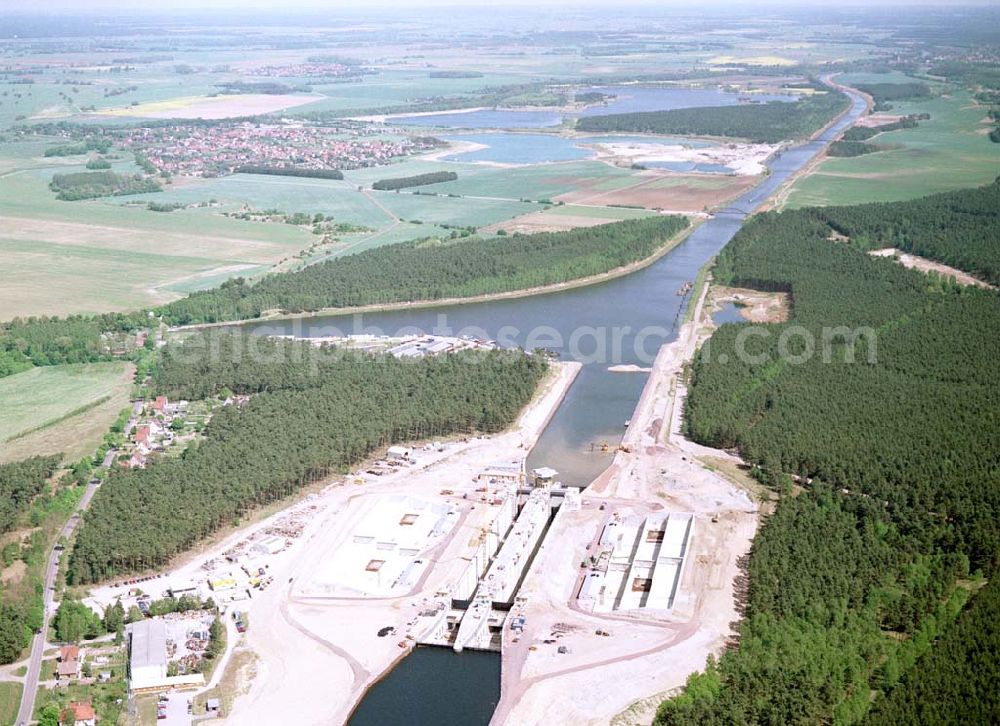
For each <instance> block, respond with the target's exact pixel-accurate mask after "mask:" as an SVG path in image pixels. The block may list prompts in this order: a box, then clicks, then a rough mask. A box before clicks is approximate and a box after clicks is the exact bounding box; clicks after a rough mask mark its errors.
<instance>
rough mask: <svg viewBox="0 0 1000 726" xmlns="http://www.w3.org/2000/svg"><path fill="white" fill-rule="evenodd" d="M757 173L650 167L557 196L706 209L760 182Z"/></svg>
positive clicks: (589, 202) (607, 203)
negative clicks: (617, 182) (623, 180)
mask: <svg viewBox="0 0 1000 726" xmlns="http://www.w3.org/2000/svg"><path fill="white" fill-rule="evenodd" d="M759 181H760V180H759V178H758V177H754V176H730V175H727V174H680V173H675V172H662V171H655V170H652V169H650V170H647V171H641V172H638V173H636V174H635V175H633V176H632V177H631V178H630V181H629V183H627V184H626V185H623V186H617V187H616V188H613V189H608V188H607V187H606V185H604V184H602V183H600V182H599V181H594V182H591V183H585V184H581V186H580V188H578V189H575V190H573V191H571V192H568V193H566V194H561V195H559V196H557V197H555V200H556V201H558V202H565V203H566V204H580V205H601V206H608V207H614V206H620V207H643V208H645V209H657V210H663V211H666V212H677V213H685V212H705V211H708V210H711V209H715V208H717V207H720V206H723V205H724V204H725V203H726V202H728V201H729V200H731V199H735V198H736V197H738V196H739V195H741V194H743V193H744V192H745V191H747V190H748V189H750V188H751V187H753V186H755V185H756V184H757V183H758V182H759Z"/></svg>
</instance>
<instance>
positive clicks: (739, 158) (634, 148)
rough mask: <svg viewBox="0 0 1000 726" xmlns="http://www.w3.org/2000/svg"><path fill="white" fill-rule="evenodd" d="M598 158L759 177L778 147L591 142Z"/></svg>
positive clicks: (766, 145)
mask: <svg viewBox="0 0 1000 726" xmlns="http://www.w3.org/2000/svg"><path fill="white" fill-rule="evenodd" d="M594 148H596V149H597V152H598V158H599V159H605V160H607V159H611V160H614V161H617V162H620V163H622V164H624V165H627V166H631V165H632V164H648V163H663V162H678V163H691V164H712V165H721V166H727V167H729V168H730V169H732V173H734V174H737V175H739V176H758V175H759V174H763V173H764V172H765V171H767V166H766V165H765V162H767V160H768V159H769V158H771V155H772V154H774V152H775V151H777V150H778V149H779V148H780V147H779V146H778V145H776V144H740V143H726V144H720V145H718V146H708V147H703V148H692V147H690V146H685V145H683V144H663V143H657V142H656V141H655V140H653V139H652V138H651V139H650V140H649V142H648V143H645V142H643V143H639V142H635V141H622V142H620V143H603V144H594Z"/></svg>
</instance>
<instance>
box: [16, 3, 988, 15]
mask: <svg viewBox="0 0 1000 726" xmlns="http://www.w3.org/2000/svg"><path fill="white" fill-rule="evenodd" d="M611 5H612V3H609V2H608V1H607V0H543V2H541V3H539V2H538V1H537V0H502V1H501V2H500V3H487V2H483V1H482V0H472V2H469V1H467V0H369V1H368V2H366V3H364V6H363V7H359V6H358V4H357V3H354V2H344V1H343V0H292V2H288V3H286V2H279V1H277V0H201V1H199V0H174V2H171V3H170V5H169V7H160V6H155V7H146V6H137V5H136V3H135V2H133V0H40V1H39V2H36V3H34V4H32V6H31V7H30V8H26V7H25V5H24V3H23V2H20V0H0V12H13V13H16V14H22V15H27V14H47V13H62V12H74V13H80V14H89V13H102V12H118V13H128V14H139V15H153V14H155V15H162V14H165V13H178V12H193V11H198V12H208V13H211V12H214V11H227V10H237V9H238V10H243V11H247V10H252V11H254V12H261V11H273V12H275V13H286V14H287V13H295V12H298V11H302V12H316V11H329V12H334V11H341V12H348V13H352V14H354V13H363V12H365V11H366V10H369V9H372V8H378V9H387V8H401V9H414V10H417V9H430V8H436V7H462V8H465V9H470V10H471V9H481V8H490V9H495V8H496V7H498V6H501V7H524V8H535V9H538V10H545V9H549V8H567V9H572V10H589V9H602V8H608V7H610V6H611ZM613 5H614V6H619V7H620V6H622V5H628V6H631V7H644V8H651V9H652V8H662V9H670V10H685V9H690V4H689V3H686V2H683V0H660V1H658V2H657V1H655V0H615V2H614V3H613ZM994 5H995V2H994V0H962V2H959V3H951V2H947V0H874V2H871V1H867V0H703V2H702V3H700V4H699V7H701V8H706V7H707V8H711V9H712V10H725V9H727V8H731V9H733V10H736V11H746V10H749V9H754V8H758V9H762V10H772V9H775V10H777V9H782V10H788V9H793V10H794V9H807V8H808V9H826V10H836V9H845V8H851V7H858V8H868V9H871V8H877V7H880V6H894V7H902V6H905V7H914V6H919V7H921V8H941V9H954V10H961V9H962V8H963V7H979V8H983V7H993V6H994Z"/></svg>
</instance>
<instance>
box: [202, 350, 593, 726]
mask: <svg viewBox="0 0 1000 726" xmlns="http://www.w3.org/2000/svg"><path fill="white" fill-rule="evenodd" d="M553 367H554V372H553V374H552V376H551V377H550V378H549V380H548V381H547V382H546V383H545V384H544V385H543V387H542V389H541V390H540V392H539V394H538V395H537V396H536V398H535V400H534V401H533V402H532V403H531V404H530V405H529V406H528V407H527V408H526V409H525V410H524V411H523V412H522V414H521V416H520V418H519V419H518V421H517V423H516V424H515V425H514V426H513V427H511V429H509V430H508V431H506V432H505V433H502V434H499V435H496V436H489V437H480V438H474V439H471V440H468V441H465V442H454V443H451V444H449V445H448V446H447V448H446V450H445V451H444V452H430V451H424V450H419V451H418V452H417V457H418V464H417V465H414V466H410V467H406V468H403V469H402V470H400V471H399V472H398V473H395V474H391V475H386V476H382V477H378V478H377V479H376V478H375V477H371V476H368V477H366V480H365V483H364V485H362V486H355V485H353V484H342V483H337V484H333V485H331V486H330V487H328V488H327V489H326V490H325V491H324V492H323V494H322V495H321V496H320V497H319V498H318V499H317V500H316V502H318V503H319V504H320V505H321V507H322V511H321V512H320V513H319V514H318V515H317V516H316V517H315V519H314V521H312V522H311V523H310V525H309V526H308V528H307V530H306V532H304V533H303V535H302V537H300V538H299V540H298V541H296V543H295V545H294V546H293V547H292V548H291V549H290V551H288V552H285V553H282V554H281V555H279V557H280V558H282V559H281V561H280V563H278V562H276V563H275V564H274V565H272V569H271V572H272V573H273V574H274V576H275V585H274V586H273V588H271V589H270V590H267V591H265V592H264V593H262V594H261V595H260V596H258V597H256V598H255V599H254V600H253V602H252V604H251V605H250V608H249V614H250V621H251V623H252V626H251V628H250V630H249V631H248V633H247V635H246V637H245V638H244V641H245V645H246V646H248V647H249V648H251V649H252V650H253V651H254V653H255V654H256V655H257V656H258V660H257V663H256V677H255V678H254V679H253V681H252V682H251V683H245V684H243V690H244V693H243V695H241V696H240V697H239V698H238V699H237V700H236V702H235V705H234V708H233V710H232V712H231V713H230V715H229V717H228V719H226V721H225V722H226V723H231V724H245V723H281V722H283V721H284V720H286V719H287V716H288V714H289V713H294V714H295V722H296V723H297V724H334V723H343V722H344V721H346V719H347V718H348V716H349V714H350V712H351V710H352V709H353V707H354V706H355V704H356V703H357V702H358V701H359V700H360V698H361V696H362V695H363V694H364V692H365V690H366V689H367V688H368V686H369V685H371V683H373V682H374V681H375V680H377V679H378V678H379V677H380V676H381V675H382V674H383V673H384V672H385V671H386V670H387V669H389V668H390V667H391V666H392V665H393V663H394V662H395V661H396V660H398V659H399V658H400V657H402V655H404V654H405V653H406V652H408V648H406V649H404V648H400V647H399V646H398V643H399V642H401V641H403V640H404V639H406V638H407V637H408V636H410V637H414V638H416V637H419V636H420V635H421V634H422V633H421V630H420V628H422V627H426V622H427V619H424V618H418V617H417V613H418V612H419V611H420V609H421V606H422V605H424V604H425V603H427V602H428V601H429V600H430V599H432V598H433V596H434V593H435V592H437V591H439V590H441V589H442V588H447V586H448V583H449V582H451V581H453V579H454V578H455V577H457V575H458V574H459V572H460V571H461V568H462V566H463V565H464V564H465V561H464V560H463V559H462V557H463V555H464V553H465V552H466V551H467V550H468V547H469V544H470V542H471V541H473V540H475V536H476V534H477V532H478V527H479V526H480V525H481V524H482V521H483V520H482V517H483V516H485V514H486V511H487V510H488V509H489V508H488V507H484V506H481V505H480V506H478V507H477V506H476V504H478V503H479V502H478V501H477V500H475V497H476V494H475V491H474V490H475V487H476V486H477V485H476V483H475V482H474V477H475V475H476V474H477V473H478V472H479V471H481V470H482V468H484V467H485V466H486V465H488V464H490V463H492V462H495V461H506V460H510V461H514V460H520V459H523V458H524V457H525V456H526V455H527V453H528V451H529V450H530V448H531V446H532V445H533V444H534V442H535V441H536V440H537V438H538V436H539V435H540V434H541V432H542V430H543V429H544V428H545V426H546V424H547V422H548V420H549V418H550V417H551V416H552V414H553V413H554V412H555V410H556V408H557V407H558V405H559V402H560V401H561V400H562V398H563V396H564V395H565V394H566V391H567V390H568V389H569V387H570V385H571V384H572V382H573V380H574V378H575V376H576V374H577V372H578V371H579V369H580V365H579V364H577V363H556V364H554V366H553ZM443 488H447V489H450V490H452V491H454V493H455V494H454V496H450V497H444V496H442V495H441V490H442V489H443ZM400 493H405V494H407V495H409V496H419V497H425V498H428V499H437V500H440V501H442V502H444V501H452V502H453V503H455V504H456V505H457V506H459V508H460V511H461V512H462V515H461V519H460V521H459V523H458V524H457V525H456V526H455V528H454V529H453V531H452V532H450V533H449V534H448V535H446V536H445V539H444V540H443V541H441V542H437V543H435V544H434V545H433V546H432V547H431V550H430V551H428V552H425V553H422V554H421V556H422V557H424V558H427V560H428V561H429V562H430V563H432V565H431V566H430V567H429V569H428V570H427V571H426V572H425V575H424V576H423V577H422V578H421V580H420V582H419V583H418V584H417V585H416V587H415V588H414V590H413V591H411V592H409V593H404V594H403V595H399V596H395V597H373V598H369V597H363V596H360V595H357V594H356V595H355V596H348V595H346V594H344V595H342V594H340V593H337V596H321V595H317V594H316V593H317V591H318V588H317V587H316V585H315V584H314V581H315V582H318V581H320V580H324V579H325V580H327V581H328V580H329V578H330V577H334V576H335V575H336V573H331V572H328V571H327V570H328V569H329V568H327V567H326V566H325V565H326V563H327V562H328V561H329V559H330V554H331V552H332V551H334V550H336V548H337V547H338V546H339V545H340V544H341V543H344V542H346V541H348V538H350V537H351V536H352V531H351V530H352V527H353V526H354V525H355V523H356V522H357V521H358V520H359V519H360V517H361V516H363V515H364V513H365V512H366V511H367V510H368V509H370V508H371V506H372V503H373V502H374V501H375V500H377V499H378V498H380V497H382V496H385V495H389V494H400ZM463 494H467V495H468V496H469V499H468V500H466V499H463V497H462V495H463ZM316 502H314V503H316ZM220 551H221V550H220ZM386 626H391V627H394V628H396V633H395V634H393V635H391V636H388V637H382V638H379V637H378V636H377V632H378V630H379V629H380V628H383V627H386ZM407 642H408V643H411V644H412V641H407Z"/></svg>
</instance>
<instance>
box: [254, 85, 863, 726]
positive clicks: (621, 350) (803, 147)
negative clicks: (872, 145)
mask: <svg viewBox="0 0 1000 726" xmlns="http://www.w3.org/2000/svg"><path fill="white" fill-rule="evenodd" d="M864 108H865V102H864V99H862V98H861V97H860V96H852V108H851V111H850V112H849V113H848V114H846V115H845V116H844V118H842V119H841V120H840V121H839V122H837V123H836V124H835V125H834V126H833V127H831V128H830V129H828V130H827V131H826V132H825V133H823V134H822V135H821V136H820V137H819V138H818V139H816V140H815V141H811V142H808V143H804V144H800V145H799V146H796V147H793V148H791V149H788V150H787V151H785V152H783V153H782V154H781V155H780V156H779V157H778V158H776V159H774V160H772V162H771V163H770V164H769V168H770V174H769V175H768V176H767V177H766V178H765V179H764V180H763V181H762V182H761V183H760V184H758V185H757V186H756V187H754V188H753V189H751V190H750V191H748V192H746V193H745V194H743V195H742V196H741V197H739V198H738V199H737V200H735V201H734V202H733V203H731V204H730V206H729V207H727V208H725V209H722V210H719V212H717V213H716V214H715V216H713V217H712V218H711V219H709V220H707V221H705V222H703V223H702V224H701V225H700V226H699V227H698V228H697V229H696V230H695V231H694V232H693V233H692V234H690V235H689V236H688V237H687V238H686V239H685V241H684V242H682V243H681V244H680V245H678V246H677V247H676V248H674V249H673V250H672V251H671V252H669V253H668V254H666V255H664V256H663V257H662V258H661V259H660V260H658V261H657V262H656V263H654V264H652V265H650V266H649V267H646V268H644V269H642V270H640V271H638V272H636V273H634V274H631V275H627V276H625V277H621V278H617V279H614V280H609V281H607V282H604V283H601V284H598V285H591V286H587V287H581V288H576V289H572V290H566V291H563V292H559V293H553V294H548V295H541V296H532V297H525V298H519V299H512V300H493V301H487V302H482V303H474V304H467V305H453V306H447V307H440V308H427V309H422V310H400V311H389V312H384V313H373V314H365V315H353V316H338V317H318V318H308V319H305V320H294V321H275V322H271V323H268V324H267V325H252V324H250V325H251V326H252V329H253V330H255V331H259V332H260V333H264V334H294V335H298V336H307V337H314V336H322V335H337V334H347V333H358V332H376V333H384V334H389V335H396V334H406V333H410V332H419V331H423V332H427V333H431V332H437V333H440V334H448V335H463V334H468V335H474V336H477V337H485V338H489V339H495V340H499V341H500V342H502V343H506V344H509V345H510V344H517V345H522V346H525V347H529V348H530V347H544V348H548V349H550V350H553V351H555V352H556V353H558V354H559V355H560V357H561V358H562V359H563V360H578V361H580V362H582V363H583V364H584V365H583V368H582V370H581V371H580V374H579V375H578V376H577V378H576V381H575V382H574V384H573V385H572V387H571V388H570V390H569V392H568V393H567V395H566V398H565V400H564V401H563V403H562V405H560V407H559V408H558V410H557V411H556V413H555V415H554V416H553V418H552V420H551V422H550V423H549V425H548V426H547V427H546V429H545V431H544V432H543V434H542V437H541V439H540V440H539V442H538V444H537V445H536V446H535V447H534V449H532V451H531V454H530V455H529V457H528V467H529V468H534V467H539V466H551V467H553V468H555V469H557V470H558V471H559V472H560V474H561V476H560V478H561V480H562V481H563V482H564V483H565V484H567V485H570V486H586V485H587V484H589V483H590V482H591V481H592V480H593V479H594V478H595V477H596V476H597V475H598V474H600V473H601V471H603V470H604V469H605V468H606V467H607V466H608V464H609V463H610V457H609V455H608V454H601V453H597V452H599V450H600V447H599V446H595V447H593V448H594V449H595V451H591V448H592V446H591V445H592V444H595V443H600V442H603V441H607V442H609V443H610V444H612V447H611V448H614V444H616V443H617V442H618V441H619V440H620V438H621V436H622V433H623V431H624V424H625V421H626V420H627V419H629V418H630V417H631V415H632V411H633V409H634V407H635V404H636V401H637V400H638V398H639V395H640V393H641V391H642V388H643V385H644V384H645V382H646V374H645V373H640V372H634V373H620V372H614V371H611V370H609V367H610V366H613V365H621V364H626V365H627V364H632V365H635V366H638V367H640V368H643V367H648V366H650V365H651V364H652V361H653V358H654V357H655V356H656V353H657V351H658V349H659V347H660V346H661V345H662V344H663V343H666V342H670V341H671V340H673V339H674V338H675V337H676V335H677V327H678V326H679V324H680V319H681V318H682V317H683V310H684V307H685V306H686V303H687V300H688V297H687V296H684V295H678V294H677V292H678V290H679V288H681V286H682V285H683V284H684V283H685V282H688V281H692V280H694V279H695V277H696V275H697V273H698V271H699V269H701V267H702V266H703V265H705V263H706V262H708V260H710V259H711V258H712V257H713V256H715V255H716V254H717V253H718V252H719V251H720V250H721V249H722V248H723V247H724V246H725V245H726V243H727V242H729V240H730V239H732V237H733V235H735V234H736V232H737V231H738V230H739V228H740V226H741V225H742V223H743V220H744V219H745V218H746V216H747V215H748V214H749V213H750V212H752V211H753V210H754V209H756V208H757V207H758V206H759V205H760V204H761V203H762V202H763V201H765V200H766V199H767V198H768V197H769V196H770V195H771V194H772V193H773V192H774V191H775V190H776V189H777V188H778V187H779V186H780V185H781V184H782V183H783V182H784V181H786V180H787V179H788V178H789V176H791V175H792V174H793V173H795V172H796V171H798V170H799V169H800V168H802V166H803V165H804V164H806V163H807V162H808V161H809V160H810V159H812V158H813V156H815V155H816V154H817V153H818V152H819V151H821V150H822V148H823V147H824V145H825V144H826V143H827V142H828V141H830V140H831V139H832V138H833V137H834V136H835V135H836V134H837V133H839V132H840V131H842V130H843V129H844V128H846V127H847V126H849V125H850V124H852V123H853V122H854V120H855V119H856V118H857V117H858V116H860V115H861V113H862V112H863V111H864ZM466 655H467V654H465V653H463V654H461V659H460V658H459V657H456V656H455V655H454V654H452V653H450V652H448V651H441V652H437V651H425V652H422V651H421V649H418V650H417V651H415V653H414V654H413V655H411V656H409V657H407V658H406V659H404V660H403V661H402V663H401V664H400V665H399V666H397V667H396V668H395V669H394V670H393V671H392V672H391V673H390V674H389V675H388V676H387V677H386V678H385V679H384V680H383V681H381V682H380V683H379V684H378V685H377V686H376V688H374V689H373V690H372V691H371V693H370V694H369V696H367V697H366V698H365V699H364V701H363V702H362V704H361V706H360V707H359V709H358V712H357V714H356V717H355V719H352V720H351V724H352V726H367V724H374V723H401V722H402V723H410V724H431V723H434V724H456V725H457V724H462V726H475V725H476V724H486V723H488V721H489V714H490V713H491V711H492V708H493V705H494V704H495V703H496V697H497V694H498V692H499V691H498V689H499V658H498V657H497V656H496V655H485V656H484V657H485V658H492V659H494V661H495V663H496V664H497V665H496V669H497V670H496V671H490V672H489V674H487V673H486V670H487V669H486V667H485V666H483V671H482V672H480V671H479V670H477V669H478V668H479V667H480V666H479V665H478V662H477V663H476V665H470V666H468V667H466V665H465V664H466V663H470V664H471V663H472V661H471V660H469V661H466V660H462V659H464V658H465V657H466ZM469 655H472V654H469ZM445 669H450V670H447V673H449V674H450V675H447V676H446V675H444V673H445V672H446V670H445ZM494 673H495V674H496V675H493V674H494ZM489 679H494V680H493V681H491V682H492V683H494V685H493V686H492V687H482V684H483V683H485V681H487V680H489ZM467 697H468V698H472V699H474V700H475V701H476V704H477V706H481V707H482V708H481V709H480V710H479V711H478V713H479V714H480V715H479V716H476V717H472V716H470V717H466V718H461V719H459V718H456V717H453V716H452V714H454V713H456V711H455V709H456V708H458V707H461V708H465V706H461V705H460V704H461V701H460V700H459V699H465V698H467ZM404 706H405V709H406V710H407V713H406V718H405V719H404V720H402V721H400V720H399V719H398V718H392V717H389V716H384V714H388V713H396V712H391V711H390V710H389V709H392V708H403V707H404ZM442 709H444V710H442ZM370 713H371V714H374V716H372V717H369V716H368V715H367V714H370ZM442 713H444V714H445V716H444V717H443V718H444V720H440V719H441V718H442ZM376 717H378V718H382V720H358V719H362V718H365V719H367V718H376Z"/></svg>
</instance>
